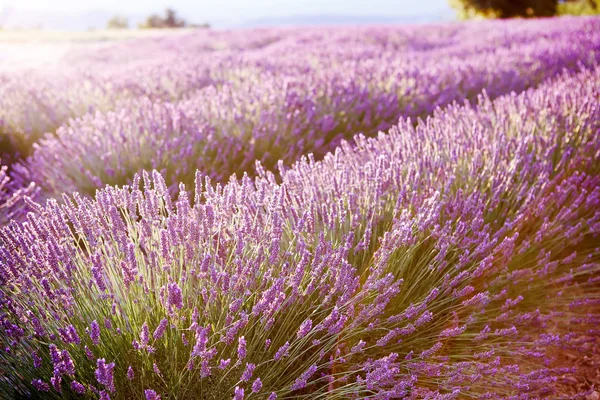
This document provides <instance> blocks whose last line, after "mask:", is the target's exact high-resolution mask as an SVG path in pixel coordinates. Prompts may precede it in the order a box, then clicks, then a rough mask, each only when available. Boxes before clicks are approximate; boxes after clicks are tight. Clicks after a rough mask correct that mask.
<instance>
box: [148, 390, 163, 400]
mask: <svg viewBox="0 0 600 400" xmlns="http://www.w3.org/2000/svg"><path fill="white" fill-rule="evenodd" d="M144 395H145V396H146V400H160V395H158V394H156V392H155V391H154V390H152V389H146V390H144Z"/></svg>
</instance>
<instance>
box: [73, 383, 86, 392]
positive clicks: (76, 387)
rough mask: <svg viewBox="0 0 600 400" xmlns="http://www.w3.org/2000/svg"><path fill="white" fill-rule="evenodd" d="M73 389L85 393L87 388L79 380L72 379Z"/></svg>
mask: <svg viewBox="0 0 600 400" xmlns="http://www.w3.org/2000/svg"><path fill="white" fill-rule="evenodd" d="M71 389H73V391H74V392H75V393H77V394H85V392H86V388H85V386H83V385H82V384H81V383H79V382H77V381H71Z"/></svg>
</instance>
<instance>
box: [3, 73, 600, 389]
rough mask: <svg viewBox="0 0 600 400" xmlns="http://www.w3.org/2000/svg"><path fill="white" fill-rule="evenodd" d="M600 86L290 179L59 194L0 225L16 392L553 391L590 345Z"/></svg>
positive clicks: (467, 114)
mask: <svg viewBox="0 0 600 400" xmlns="http://www.w3.org/2000/svg"><path fill="white" fill-rule="evenodd" d="M598 83H600V70H593V71H584V72H582V73H581V74H579V75H575V76H567V75H564V76H562V77H561V78H560V79H557V80H556V81H554V82H551V83H548V84H546V85H543V86H542V87H541V88H539V89H537V90H529V91H527V92H525V93H523V94H521V95H508V96H505V97H502V98H499V99H497V100H496V101H491V100H489V99H485V98H482V99H481V102H480V103H481V104H480V105H479V106H477V107H470V106H466V107H457V106H453V107H450V108H449V109H448V110H446V111H440V112H438V113H437V115H436V116H435V117H434V118H432V119H429V120H428V122H427V123H426V124H420V125H418V126H417V127H414V126H413V125H412V124H411V123H409V122H406V121H405V122H403V123H401V124H400V125H399V126H398V127H395V128H393V129H392V130H391V131H390V133H389V134H387V135H385V134H381V135H380V136H379V137H378V138H373V139H368V138H364V137H358V138H357V139H356V146H355V147H352V146H350V145H348V144H346V143H343V144H342V146H341V147H340V148H339V149H338V150H337V151H336V153H335V154H331V155H328V156H327V157H325V159H324V160H323V161H320V162H319V161H313V160H310V159H305V160H301V161H300V162H298V163H297V164H296V165H294V166H293V167H292V168H291V169H290V170H287V171H283V173H282V183H280V184H278V183H276V181H275V176H274V175H273V174H272V173H270V172H268V171H262V170H261V168H260V166H259V171H260V173H259V176H258V177H257V178H256V179H255V180H252V179H250V178H248V177H244V178H242V179H241V180H236V179H232V180H231V181H230V182H229V183H227V184H225V185H221V184H217V185H214V184H212V183H211V181H210V179H209V178H208V177H204V179H203V177H202V174H201V173H199V172H198V173H197V174H196V183H195V185H194V188H193V194H192V196H190V195H189V194H188V191H187V190H186V188H185V186H184V185H182V186H181V187H180V193H179V196H178V197H177V199H174V198H172V197H171V196H170V195H169V193H168V188H167V185H166V183H165V180H164V179H163V177H162V176H161V175H160V174H159V173H158V172H156V171H155V172H153V173H152V174H148V173H143V174H141V175H137V176H136V177H135V178H134V183H133V184H132V185H131V186H126V187H122V188H118V187H107V188H105V189H103V190H100V191H98V193H97V196H96V199H95V200H92V199H88V198H84V197H81V196H79V195H77V194H75V195H74V196H73V197H72V198H70V197H68V196H65V197H64V204H63V205H59V204H58V203H57V202H56V201H55V200H51V201H50V202H49V203H48V205H47V206H46V207H45V208H41V207H38V208H39V210H38V214H37V215H34V214H31V215H30V216H29V217H28V221H27V222H25V223H23V224H22V225H20V224H17V223H12V224H11V225H10V226H8V227H6V228H4V229H3V230H2V231H0V242H1V243H2V246H0V254H1V257H0V260H2V261H0V267H1V268H0V277H1V279H2V297H0V299H1V302H0V304H1V307H2V309H3V313H2V314H1V317H0V318H1V324H0V332H1V333H0V344H2V346H1V347H2V357H0V370H1V371H2V376H3V377H4V378H3V379H2V380H0V385H1V387H2V389H3V390H5V393H12V394H13V395H15V396H16V395H27V394H29V395H39V394H41V395H45V394H46V395H48V396H58V395H59V393H63V395H74V394H82V395H85V396H88V397H92V398H102V399H109V398H129V397H141V396H145V397H146V398H147V399H156V398H159V396H160V397H162V398H185V397H186V396H188V395H191V394H192V393H193V394H194V396H200V397H203V398H214V399H223V398H234V399H260V398H263V399H277V398H291V397H295V398H302V397H306V398H308V397H310V398H320V397H327V398H332V399H337V398H340V399H342V398H373V399H375V398H377V399H389V398H414V399H416V398H432V399H433V398H435V399H442V398H444V399H446V398H459V397H479V398H501V397H510V396H520V398H539V397H550V396H553V395H557V391H558V390H563V389H562V386H561V385H562V384H564V383H565V381H567V380H568V379H576V377H577V376H578V370H577V369H576V367H575V366H574V365H569V364H568V363H566V362H564V361H562V358H560V357H559V356H560V354H561V352H567V351H568V352H571V353H573V352H574V353H578V354H580V355H583V354H587V355H592V354H594V351H597V350H598V346H597V340H598V337H599V335H598V331H597V327H598V324H599V323H600V310H599V309H598V306H599V305H600V304H599V302H598V299H599V298H600V291H599V289H598V281H599V279H600V251H599V249H598V247H597V241H598V235H599V234H600V213H599V212H598V211H597V210H598V206H599V205H600V204H599V203H600V166H599V165H598V163H597V162H596V158H597V154H598V152H599V151H600V140H599V137H598V131H599V128H600V107H599V106H598V103H597V99H598V96H599V94H600V93H599V90H600V85H599V84H598ZM32 206H34V207H35V205H32ZM550 350H552V351H550ZM574 377H575V378H574ZM563 380H565V381H563ZM584 394H585V393H583V395H584ZM570 395H575V394H574V393H571V394H569V395H568V396H567V397H569V396H570Z"/></svg>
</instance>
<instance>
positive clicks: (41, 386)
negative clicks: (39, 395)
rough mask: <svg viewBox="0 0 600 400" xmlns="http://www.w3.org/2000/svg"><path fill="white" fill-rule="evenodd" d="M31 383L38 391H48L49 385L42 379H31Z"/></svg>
mask: <svg viewBox="0 0 600 400" xmlns="http://www.w3.org/2000/svg"><path fill="white" fill-rule="evenodd" d="M31 384H32V385H33V387H34V388H36V389H37V390H38V391H40V392H48V391H50V385H48V384H47V383H46V382H44V381H42V380H41V379H34V380H33V381H31Z"/></svg>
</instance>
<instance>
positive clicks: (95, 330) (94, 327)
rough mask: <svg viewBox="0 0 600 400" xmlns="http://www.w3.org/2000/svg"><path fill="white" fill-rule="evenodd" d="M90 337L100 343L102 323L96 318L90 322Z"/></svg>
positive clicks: (95, 343)
mask: <svg viewBox="0 0 600 400" xmlns="http://www.w3.org/2000/svg"><path fill="white" fill-rule="evenodd" d="M89 335H90V339H92V343H93V344H94V345H96V346H98V345H99V344H100V325H98V322H96V320H94V321H92V323H91V324H90V332H89Z"/></svg>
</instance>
